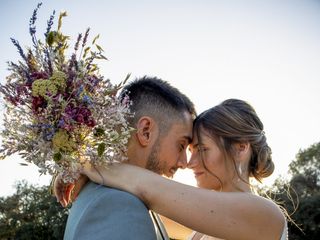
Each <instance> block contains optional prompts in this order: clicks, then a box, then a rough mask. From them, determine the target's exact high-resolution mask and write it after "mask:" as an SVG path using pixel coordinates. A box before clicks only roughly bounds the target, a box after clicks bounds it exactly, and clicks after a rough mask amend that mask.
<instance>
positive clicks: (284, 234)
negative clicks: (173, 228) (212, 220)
mask: <svg viewBox="0 0 320 240" xmlns="http://www.w3.org/2000/svg"><path fill="white" fill-rule="evenodd" d="M196 234H197V232H192V234H191V235H190V236H189V237H188V239H187V240H193V237H194V236H195V235H196ZM288 239H289V238H288V227H287V222H286V223H285V225H284V229H283V232H282V235H281V238H280V240H288ZM199 240H221V238H215V237H210V236H207V235H203V236H202V237H201V238H200V239H199Z"/></svg>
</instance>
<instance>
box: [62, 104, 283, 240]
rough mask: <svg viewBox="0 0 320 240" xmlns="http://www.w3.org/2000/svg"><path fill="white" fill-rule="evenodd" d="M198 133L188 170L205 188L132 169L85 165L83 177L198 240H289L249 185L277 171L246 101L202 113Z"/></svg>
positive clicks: (276, 213) (279, 217)
mask: <svg viewBox="0 0 320 240" xmlns="http://www.w3.org/2000/svg"><path fill="white" fill-rule="evenodd" d="M193 133H194V136H193V141H192V143H191V144H190V147H189V149H190V151H191V158H190V161H189V163H188V167H189V168H191V169H192V170H193V171H194V175H195V178H196V180H197V184H198V186H199V187H200V188H195V187H191V186H187V185H184V184H181V183H177V182H174V181H172V180H169V179H165V178H163V177H161V176H158V175H156V174H154V173H152V172H150V171H148V170H145V169H141V168H139V167H135V166H131V165H127V164H116V165H114V166H111V167H110V168H108V169H104V168H99V169H93V168H92V167H91V166H86V167H85V168H84V170H83V174H85V175H87V176H88V177H89V178H90V179H91V180H92V181H94V182H97V183H100V184H104V185H108V186H111V187H115V188H119V189H122V190H125V191H128V192H131V193H133V194H135V195H137V196H138V197H139V198H140V199H141V200H142V201H144V202H145V204H146V205H147V206H148V207H149V208H150V209H152V210H154V211H155V212H157V213H159V214H161V215H164V216H166V217H168V218H170V219H173V220H174V221H176V222H178V223H181V224H183V225H185V226H187V227H189V228H191V229H194V230H196V232H194V233H193V235H192V236H191V237H190V239H193V240H195V239H201V240H204V239H237V240H239V239H246V240H248V239H286V238H287V230H286V220H285V217H284V214H283V213H282V212H281V210H280V209H279V207H278V206H277V205H276V204H275V203H273V202H272V201H270V200H268V199H265V198H263V197H260V196H257V195H255V194H254V192H253V190H252V188H251V185H250V183H249V182H250V178H255V179H257V180H258V181H260V180H261V179H262V178H264V177H267V176H269V175H270V174H271V173H272V172H273V169H274V165H273V162H272V159H271V149H270V148H269V146H268V144H267V142H266V137H265V134H264V131H263V124H262V122H261V121H260V119H259V118H258V116H257V114H256V112H255V110H254V109H253V108H252V107H251V106H250V105H249V104H247V103H246V102H244V101H242V100H236V99H229V100H226V101H224V102H222V103H221V104H219V105H218V106H216V107H213V108H211V109H209V110H207V111H205V112H203V113H202V114H200V115H199V116H198V117H197V118H196V119H195V121H194V129H193ZM212 190H214V191H212ZM62 198H63V196H61V195H60V196H59V194H58V199H59V200H62ZM209 236H212V237H209Z"/></svg>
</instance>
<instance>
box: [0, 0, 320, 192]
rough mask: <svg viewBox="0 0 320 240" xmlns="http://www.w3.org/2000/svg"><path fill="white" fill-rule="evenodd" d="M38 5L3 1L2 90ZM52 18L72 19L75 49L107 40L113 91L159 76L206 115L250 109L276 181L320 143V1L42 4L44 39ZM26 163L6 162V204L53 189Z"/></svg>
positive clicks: (67, 22) (105, 65)
mask: <svg viewBox="0 0 320 240" xmlns="http://www.w3.org/2000/svg"><path fill="white" fill-rule="evenodd" d="M37 3H38V1H34V0H28V1H27V0H1V1H0V20H1V34H0V52H1V55H0V69H1V70H0V79H1V82H2V83H3V82H4V81H5V76H7V75H8V71H6V68H7V65H6V61H8V60H12V61H15V60H17V59H18V58H19V56H18V53H17V51H16V49H15V47H14V46H13V45H12V44H11V42H10V37H14V38H16V39H17V40H19V42H20V44H21V45H22V46H30V44H31V43H30V42H31V40H30V37H29V28H28V27H29V26H28V23H29V19H30V16H31V15H32V11H33V9H34V8H35V6H36V5H37ZM54 9H55V10H56V11H57V12H58V13H59V12H60V11H61V10H66V11H67V12H68V15H69V16H68V17H67V18H65V19H64V23H63V28H62V29H63V31H64V33H67V34H68V35H69V36H70V37H72V43H74V41H75V38H76V37H77V34H78V33H79V32H84V31H85V30H86V28H87V27H91V29H92V32H91V34H92V35H91V37H93V36H94V35H96V34H98V33H100V40H99V43H100V45H101V46H102V47H103V48H104V49H105V52H106V56H107V57H108V58H109V59H110V61H108V62H101V64H100V67H101V73H102V74H103V75H105V76H106V77H108V78H110V79H111V80H112V81H113V82H114V83H116V82H119V81H121V80H123V79H124V77H125V75H126V74H127V73H131V74H132V76H133V77H132V79H133V78H134V77H139V76H143V75H150V76H157V77H160V78H162V79H164V80H167V81H169V82H170V83H171V84H172V85H174V86H176V87H178V88H179V89H180V90H181V91H182V92H184V93H186V94H187V95H188V96H189V97H190V98H191V99H192V100H193V101H194V103H195V104H196V107H197V110H198V112H201V111H203V110H205V109H207V108H209V107H212V106H214V105H216V104H219V103H220V102H221V101H223V100H224V99H227V98H240V99H244V100H247V101H248V102H249V103H251V104H252V105H253V106H254V107H255V109H256V111H257V113H258V114H259V116H260V118H261V119H262V121H263V122H264V125H265V132H266V136H267V138H268V142H269V145H270V146H271V147H272V149H273V159H274V161H275V164H276V171H275V174H274V176H277V175H279V174H286V172H287V169H288V164H289V163H290V161H291V160H293V159H294V158H295V154H296V153H297V152H298V151H299V149H301V148H302V149H303V148H307V147H308V146H310V145H311V144H313V143H315V142H318V141H319V140H320V107H319V103H320V81H319V80H320V79H319V78H320V27H319V24H320V1H317V0H287V1H285V0H265V1H262V0H252V1H241V0H234V1H228V0H225V1H218V0H216V1H214V0H211V1H209V0H207V1H205V0H197V1H196V0H193V1H188V0H181V1H175V0H159V1H152V0H149V1H141V0H135V1H129V0H128V1H124V0H110V1H107V0H106V1H102V0H100V1H99V0H91V1H85V0H69V1H62V0H55V1H43V5H42V7H41V9H40V11H39V16H38V21H37V22H38V25H37V31H38V38H42V36H43V33H44V32H45V28H46V21H47V19H48V18H49V15H50V14H51V12H52V11H53V10H54ZM58 13H57V14H56V15H58ZM55 26H56V25H55ZM1 111H3V107H1ZM19 162H22V160H21V159H19V158H18V157H16V156H15V157H12V158H10V159H6V160H4V161H2V162H0V184H1V185H0V186H1V188H0V196H1V195H6V194H10V193H12V192H13V190H12V187H11V186H12V184H13V183H14V181H15V180H21V179H27V180H28V181H30V182H33V183H39V184H43V183H48V179H49V178H48V177H41V178H39V174H38V172H37V169H36V167H21V166H19V165H18V163H19ZM186 176H187V179H186V180H185V181H187V182H188V183H191V182H192V175H184V177H186ZM180 179H181V178H180ZM272 179H274V177H273V178H271V180H269V182H271V181H272Z"/></svg>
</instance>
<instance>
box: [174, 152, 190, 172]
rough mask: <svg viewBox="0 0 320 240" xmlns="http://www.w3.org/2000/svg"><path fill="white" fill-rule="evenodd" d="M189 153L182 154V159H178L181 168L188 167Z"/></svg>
mask: <svg viewBox="0 0 320 240" xmlns="http://www.w3.org/2000/svg"><path fill="white" fill-rule="evenodd" d="M187 164H188V163H187V153H184V154H182V156H181V157H180V159H179V160H178V163H177V166H178V167H179V168H181V169H185V168H186V167H187Z"/></svg>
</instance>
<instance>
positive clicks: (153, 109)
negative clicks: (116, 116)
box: [120, 76, 196, 131]
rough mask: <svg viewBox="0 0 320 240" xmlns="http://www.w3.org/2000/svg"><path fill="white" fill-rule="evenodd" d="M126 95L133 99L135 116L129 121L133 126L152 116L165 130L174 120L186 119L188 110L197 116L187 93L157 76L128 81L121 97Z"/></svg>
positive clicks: (132, 108)
mask: <svg viewBox="0 0 320 240" xmlns="http://www.w3.org/2000/svg"><path fill="white" fill-rule="evenodd" d="M125 95H128V96H129V99H130V100H131V101H132V105H131V106H130V110H131V112H133V113H134V117H133V118H132V119H130V120H129V121H130V124H131V125H133V126H134V125H135V124H136V123H137V121H138V120H139V119H140V118H141V117H142V116H150V117H152V118H153V119H154V120H155V121H156V122H157V123H158V124H159V125H160V127H161V128H162V129H161V130H162V131H163V130H166V129H168V128H169V127H171V125H172V123H173V122H175V121H177V120H182V119H184V114H185V113H186V112H187V113H190V115H191V116H192V117H193V118H194V117H195V116H196V111H195V108H194V104H193V103H192V102H191V101H190V99H189V98H188V97H187V96H186V95H184V94H183V93H181V92H180V91H179V90H178V89H177V88H175V87H173V86H171V85H170V84H169V83H168V82H166V81H164V80H162V79H159V78H156V77H147V76H144V77H142V78H138V79H136V80H134V81H132V82H130V83H128V84H127V85H126V86H125V87H124V88H123V89H122V91H121V94H120V98H123V97H124V96H125Z"/></svg>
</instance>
